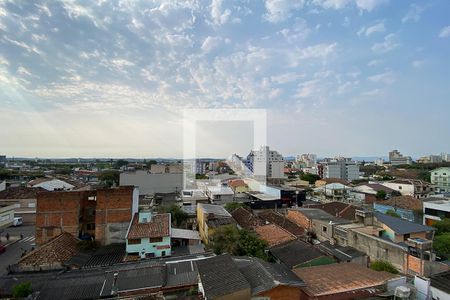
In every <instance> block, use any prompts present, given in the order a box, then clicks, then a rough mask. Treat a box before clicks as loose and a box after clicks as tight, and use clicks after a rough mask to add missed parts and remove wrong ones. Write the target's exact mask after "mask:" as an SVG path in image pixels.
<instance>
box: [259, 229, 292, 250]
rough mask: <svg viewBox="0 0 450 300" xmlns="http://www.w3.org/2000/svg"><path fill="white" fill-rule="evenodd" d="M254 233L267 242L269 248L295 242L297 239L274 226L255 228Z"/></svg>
mask: <svg viewBox="0 0 450 300" xmlns="http://www.w3.org/2000/svg"><path fill="white" fill-rule="evenodd" d="M254 230H255V232H256V233H257V234H258V235H259V237H260V238H261V239H263V240H264V241H266V242H267V244H268V245H269V247H273V246H276V245H280V244H283V243H286V242H289V241H293V240H295V239H296V238H297V237H296V236H295V235H293V234H291V233H290V232H288V231H286V230H284V229H283V228H281V227H279V226H277V225H275V224H267V225H262V226H258V227H255V229H254Z"/></svg>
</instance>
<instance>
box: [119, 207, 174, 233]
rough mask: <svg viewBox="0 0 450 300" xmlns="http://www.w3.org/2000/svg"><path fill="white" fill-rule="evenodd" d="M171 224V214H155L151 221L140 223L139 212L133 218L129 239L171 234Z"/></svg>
mask: <svg viewBox="0 0 450 300" xmlns="http://www.w3.org/2000/svg"><path fill="white" fill-rule="evenodd" d="M170 226H171V224H170V214H157V215H153V216H152V218H151V220H149V222H147V223H139V214H138V213H135V214H134V216H133V219H132V220H131V225H130V229H129V231H128V233H127V239H140V238H151V237H165V236H169V235H170Z"/></svg>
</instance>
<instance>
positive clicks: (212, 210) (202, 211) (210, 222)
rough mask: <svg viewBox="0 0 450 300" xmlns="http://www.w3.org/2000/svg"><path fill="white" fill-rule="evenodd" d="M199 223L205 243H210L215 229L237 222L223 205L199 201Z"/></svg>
mask: <svg viewBox="0 0 450 300" xmlns="http://www.w3.org/2000/svg"><path fill="white" fill-rule="evenodd" d="M197 224H198V231H199V233H200V237H201V239H202V241H203V243H205V244H208V243H209V241H210V239H211V236H212V235H213V233H214V230H215V229H217V228H219V227H222V226H226V225H231V224H235V221H234V220H233V217H232V216H231V214H230V213H229V212H228V211H227V210H226V209H225V208H223V206H220V205H215V204H205V203H198V204H197Z"/></svg>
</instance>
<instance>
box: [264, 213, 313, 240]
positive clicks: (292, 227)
mask: <svg viewBox="0 0 450 300" xmlns="http://www.w3.org/2000/svg"><path fill="white" fill-rule="evenodd" d="M258 217H259V218H260V219H262V220H263V221H264V222H265V223H266V224H270V223H273V224H275V225H278V226H279V227H281V228H283V229H284V230H286V231H287V232H289V233H291V234H293V235H295V236H296V237H301V236H304V235H305V229H304V228H303V227H300V226H298V225H297V224H295V223H294V222H292V221H291V220H289V219H288V218H286V217H285V216H284V215H282V214H281V213H279V212H275V211H271V210H269V211H262V212H261V213H259V214H258Z"/></svg>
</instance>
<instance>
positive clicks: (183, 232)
mask: <svg viewBox="0 0 450 300" xmlns="http://www.w3.org/2000/svg"><path fill="white" fill-rule="evenodd" d="M171 236H172V238H176V239H177V238H178V239H189V240H200V235H199V233H198V231H196V230H188V229H180V228H172V234H171Z"/></svg>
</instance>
